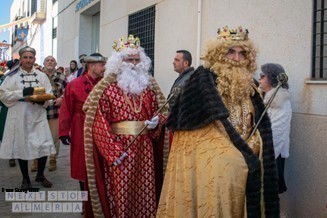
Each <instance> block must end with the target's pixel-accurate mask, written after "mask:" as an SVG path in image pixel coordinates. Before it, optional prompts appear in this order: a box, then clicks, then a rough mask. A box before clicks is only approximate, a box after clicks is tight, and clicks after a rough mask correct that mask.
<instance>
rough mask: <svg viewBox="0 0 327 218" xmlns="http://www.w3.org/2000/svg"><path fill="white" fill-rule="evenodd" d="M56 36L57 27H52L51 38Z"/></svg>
mask: <svg viewBox="0 0 327 218" xmlns="http://www.w3.org/2000/svg"><path fill="white" fill-rule="evenodd" d="M55 38H57V27H55V28H53V29H52V39H55Z"/></svg>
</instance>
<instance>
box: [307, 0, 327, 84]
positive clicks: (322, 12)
mask: <svg viewBox="0 0 327 218" xmlns="http://www.w3.org/2000/svg"><path fill="white" fill-rule="evenodd" d="M313 4H314V5H313V10H314V11H313V45H312V54H313V55H312V75H311V77H312V79H317V80H326V79H327V3H326V2H325V0H314V1H313Z"/></svg>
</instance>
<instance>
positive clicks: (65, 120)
mask: <svg viewBox="0 0 327 218" xmlns="http://www.w3.org/2000/svg"><path fill="white" fill-rule="evenodd" d="M84 60H85V62H86V65H87V72H86V73H84V74H83V75H81V76H80V77H78V78H76V79H74V80H73V81H71V82H70V83H68V85H67V87H66V90H65V93H64V95H63V96H64V97H63V101H62V103H61V108H60V112H59V138H60V140H61V142H62V143H63V144H65V145H69V144H70V173H71V177H72V178H73V179H76V180H78V181H79V184H80V188H81V190H84V182H85V180H86V167H85V158H84V156H85V155H84V141H83V126H84V120H85V114H84V112H83V110H82V107H83V104H84V102H85V101H86V98H87V97H88V95H89V93H90V92H91V90H92V89H93V87H94V86H95V85H96V84H97V83H98V82H99V80H101V79H102V77H103V74H104V71H105V70H106V67H105V65H106V62H107V58H106V57H103V56H102V55H101V54H99V53H94V54H91V55H90V56H86V57H85V58H84Z"/></svg>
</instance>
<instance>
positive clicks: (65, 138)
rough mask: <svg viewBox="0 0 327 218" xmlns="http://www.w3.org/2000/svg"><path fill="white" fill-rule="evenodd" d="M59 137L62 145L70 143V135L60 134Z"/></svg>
mask: <svg viewBox="0 0 327 218" xmlns="http://www.w3.org/2000/svg"><path fill="white" fill-rule="evenodd" d="M59 139H60V141H61V142H62V144H64V145H70V142H71V138H70V136H68V135H67V136H66V135H65V136H60V137H59Z"/></svg>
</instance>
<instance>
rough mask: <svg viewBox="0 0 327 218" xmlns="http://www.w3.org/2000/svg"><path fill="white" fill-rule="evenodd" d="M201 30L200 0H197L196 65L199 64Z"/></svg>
mask: <svg viewBox="0 0 327 218" xmlns="http://www.w3.org/2000/svg"><path fill="white" fill-rule="evenodd" d="M201 30H202V0H198V30H197V42H196V67H198V66H200V55H201Z"/></svg>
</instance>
